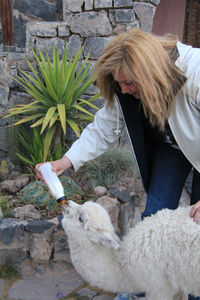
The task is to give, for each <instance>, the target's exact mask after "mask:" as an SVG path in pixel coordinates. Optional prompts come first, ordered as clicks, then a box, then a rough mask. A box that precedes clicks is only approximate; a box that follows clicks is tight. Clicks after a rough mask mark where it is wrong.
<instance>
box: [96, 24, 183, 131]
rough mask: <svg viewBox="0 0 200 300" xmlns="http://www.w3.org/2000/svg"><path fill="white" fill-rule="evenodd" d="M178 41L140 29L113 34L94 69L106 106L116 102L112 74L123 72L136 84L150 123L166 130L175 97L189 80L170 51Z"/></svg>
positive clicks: (168, 36)
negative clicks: (176, 64)
mask: <svg viewBox="0 0 200 300" xmlns="http://www.w3.org/2000/svg"><path fill="white" fill-rule="evenodd" d="M176 44H177V37H176V36H173V35H166V36H163V37H161V36H155V35H153V34H150V33H146V32H144V31H142V30H141V29H139V28H133V29H131V30H130V31H128V32H124V33H121V34H119V35H118V36H116V37H114V38H113V39H112V40H111V41H110V42H109V43H108V45H107V46H106V47H105V49H104V50H103V52H102V54H101V56H100V58H99V59H98V61H97V63H96V68H95V72H96V78H97V86H98V87H99V89H100V91H101V94H102V96H103V97H104V98H105V99H106V100H107V105H108V106H112V104H113V95H114V92H115V88H116V83H115V81H114V79H113V74H114V73H118V72H119V71H123V73H124V75H125V76H126V77H127V78H129V79H130V80H131V81H134V82H135V83H136V84H137V87H138V90H139V93H140V98H141V102H142V105H143V109H144V113H145V115H146V116H147V117H148V118H149V121H150V123H151V124H152V125H153V126H155V125H158V126H159V127H160V128H161V129H164V126H165V122H166V120H167V119H168V116H169V113H170V109H171V106H172V103H173V101H174V99H175V96H176V94H177V92H178V90H179V89H180V88H181V87H182V85H183V83H184V82H185V80H186V77H185V76H184V75H183V73H182V72H181V71H180V70H179V69H178V68H177V67H176V66H175V64H174V62H173V61H172V60H171V58H170V56H169V54H168V51H170V50H171V49H173V48H175V47H176Z"/></svg>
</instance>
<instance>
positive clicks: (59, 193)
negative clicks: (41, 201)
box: [40, 163, 66, 204]
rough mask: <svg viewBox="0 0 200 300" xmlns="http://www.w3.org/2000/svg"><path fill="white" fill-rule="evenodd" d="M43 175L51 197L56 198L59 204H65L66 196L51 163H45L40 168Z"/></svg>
mask: <svg viewBox="0 0 200 300" xmlns="http://www.w3.org/2000/svg"><path fill="white" fill-rule="evenodd" d="M40 171H41V174H42V176H43V178H44V180H45V181H46V184H47V186H48V188H49V191H50V193H51V195H52V196H53V197H54V198H56V200H57V202H58V203H61V204H65V202H66V196H65V194H64V189H63V186H62V184H61V182H60V180H59V178H58V176H57V174H56V173H55V172H53V171H52V166H51V164H50V163H45V164H43V165H41V166H40Z"/></svg>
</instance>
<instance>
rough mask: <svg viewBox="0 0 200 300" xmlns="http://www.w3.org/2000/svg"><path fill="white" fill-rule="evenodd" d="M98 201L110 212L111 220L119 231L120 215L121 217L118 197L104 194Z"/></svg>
mask: <svg viewBox="0 0 200 300" xmlns="http://www.w3.org/2000/svg"><path fill="white" fill-rule="evenodd" d="M96 202H97V203H99V204H101V205H102V206H103V207H104V208H105V209H106V210H107V212H108V213H109V215H110V218H111V222H112V224H113V226H114V228H115V230H116V231H118V229H119V226H118V217H119V209H120V207H119V202H118V201H117V199H116V198H111V197H109V196H102V197H100V198H98V199H97V201H96Z"/></svg>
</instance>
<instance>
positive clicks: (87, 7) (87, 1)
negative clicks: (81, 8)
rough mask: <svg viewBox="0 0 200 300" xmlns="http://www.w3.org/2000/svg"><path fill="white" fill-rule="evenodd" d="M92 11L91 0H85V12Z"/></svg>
mask: <svg viewBox="0 0 200 300" xmlns="http://www.w3.org/2000/svg"><path fill="white" fill-rule="evenodd" d="M92 9H93V0H85V10H92Z"/></svg>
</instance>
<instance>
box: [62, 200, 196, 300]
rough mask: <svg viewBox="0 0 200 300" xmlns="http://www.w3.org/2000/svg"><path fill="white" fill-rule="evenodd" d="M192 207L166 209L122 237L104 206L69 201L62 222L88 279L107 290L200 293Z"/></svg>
mask: <svg viewBox="0 0 200 300" xmlns="http://www.w3.org/2000/svg"><path fill="white" fill-rule="evenodd" d="M189 211H190V208H189V207H188V208H178V209H177V210H174V211H172V210H168V209H164V210H162V211H160V212H158V213H157V214H156V215H154V216H152V217H148V218H146V219H145V220H144V221H142V222H140V223H138V224H137V225H136V226H135V227H134V228H132V229H131V230H130V232H129V233H128V234H127V235H126V236H125V237H124V238H123V240H122V241H121V240H120V239H119V238H118V236H117V235H116V234H115V232H114V228H113V226H112V224H111V221H110V217H109V215H108V213H107V212H106V210H105V209H104V208H103V207H102V206H101V205H99V204H97V203H94V202H90V201H89V202H86V203H84V204H83V205H78V204H76V203H74V202H73V201H69V202H68V204H67V206H66V207H65V211H64V212H63V215H64V218H63V220H62V224H63V228H64V230H65V232H66V234H67V236H68V239H69V246H70V253H71V259H72V263H73V265H74V266H75V268H76V270H77V272H78V273H79V274H80V275H81V276H82V277H83V279H84V280H85V281H87V282H88V283H89V284H90V285H92V286H97V287H98V288H100V289H103V290H104V291H110V292H114V293H118V292H130V293H140V292H145V294H146V299H147V300H172V299H174V300H175V299H176V300H178V299H179V300H187V295H188V294H193V295H200V225H197V224H196V223H194V222H193V220H192V219H191V218H190V217H189Z"/></svg>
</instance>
